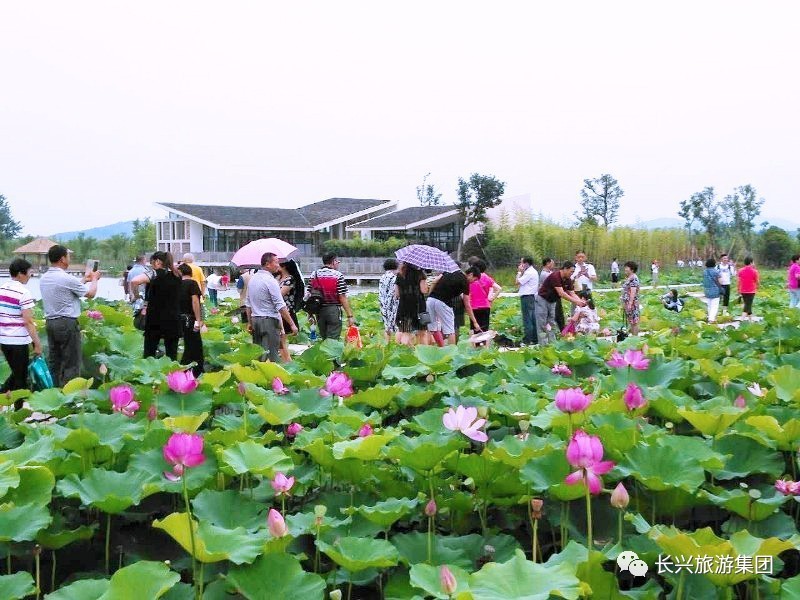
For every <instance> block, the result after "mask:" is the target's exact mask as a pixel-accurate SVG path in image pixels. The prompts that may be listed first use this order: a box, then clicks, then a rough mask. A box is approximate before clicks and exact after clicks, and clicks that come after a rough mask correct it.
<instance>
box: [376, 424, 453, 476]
mask: <svg viewBox="0 0 800 600" xmlns="http://www.w3.org/2000/svg"><path fill="white" fill-rule="evenodd" d="M464 446H466V442H464V441H463V440H461V439H459V438H457V437H454V436H451V435H447V436H445V435H441V434H430V435H422V436H418V437H407V436H398V437H396V438H395V439H393V440H392V442H391V444H389V446H387V449H386V456H388V457H389V458H391V459H394V460H396V461H398V462H399V463H400V464H401V465H402V466H404V467H408V468H410V469H414V470H415V471H417V472H418V473H428V472H430V471H432V470H433V469H434V468H436V467H437V466H439V464H440V463H441V462H442V460H444V458H445V457H446V456H448V455H449V454H451V453H453V452H456V451H457V450H459V449H461V448H463V447H464Z"/></svg>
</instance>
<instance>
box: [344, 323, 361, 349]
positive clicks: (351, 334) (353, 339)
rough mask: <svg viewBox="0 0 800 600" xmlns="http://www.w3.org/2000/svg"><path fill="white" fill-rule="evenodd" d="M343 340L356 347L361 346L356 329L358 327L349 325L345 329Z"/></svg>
mask: <svg viewBox="0 0 800 600" xmlns="http://www.w3.org/2000/svg"><path fill="white" fill-rule="evenodd" d="M345 342H346V343H347V344H352V345H354V346H355V347H356V348H363V347H364V344H363V342H362V341H361V333H360V332H359V331H358V327H356V326H355V325H351V326H350V327H349V328H348V330H347V336H346V337H345Z"/></svg>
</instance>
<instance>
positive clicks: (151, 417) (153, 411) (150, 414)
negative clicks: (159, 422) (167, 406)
mask: <svg viewBox="0 0 800 600" xmlns="http://www.w3.org/2000/svg"><path fill="white" fill-rule="evenodd" d="M157 418H158V409H157V408H156V405H155V404H151V405H150V408H148V409H147V420H148V421H155V420H156V419H157Z"/></svg>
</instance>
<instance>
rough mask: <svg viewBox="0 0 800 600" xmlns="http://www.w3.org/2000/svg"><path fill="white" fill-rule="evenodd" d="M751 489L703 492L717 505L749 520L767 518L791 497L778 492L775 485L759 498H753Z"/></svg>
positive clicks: (718, 489) (764, 491) (763, 492)
mask: <svg viewBox="0 0 800 600" xmlns="http://www.w3.org/2000/svg"><path fill="white" fill-rule="evenodd" d="M749 491H750V490H747V489H742V488H734V489H732V490H726V489H722V488H717V489H715V490H714V491H713V492H702V493H703V495H704V496H705V497H706V498H708V499H709V500H711V502H713V503H714V504H716V505H717V506H722V507H724V508H726V509H727V510H729V511H731V512H733V513H736V514H737V515H739V516H741V517H744V518H745V519H747V520H749V521H762V520H764V519H766V518H767V517H769V516H771V515H772V514H773V513H774V512H775V509H776V508H777V507H778V506H780V505H782V504H783V503H784V502H786V501H787V500H788V499H789V497H788V496H784V495H783V494H779V493H776V491H775V488H774V487H773V488H771V489H768V490H763V491H761V493H760V494H759V495H758V497H757V498H753V497H752V496H751V495H750V493H749Z"/></svg>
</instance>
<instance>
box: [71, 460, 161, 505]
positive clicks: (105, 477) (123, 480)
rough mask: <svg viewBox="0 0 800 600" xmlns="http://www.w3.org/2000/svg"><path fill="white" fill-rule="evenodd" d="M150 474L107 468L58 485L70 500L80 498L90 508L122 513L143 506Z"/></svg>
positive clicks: (72, 478) (73, 476)
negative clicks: (145, 484)
mask: <svg viewBox="0 0 800 600" xmlns="http://www.w3.org/2000/svg"><path fill="white" fill-rule="evenodd" d="M146 480H147V475H145V474H144V473H142V472H140V471H133V472H130V473H117V472H116V471H106V470H105V469H92V470H91V471H89V473H88V475H87V476H86V477H84V478H83V479H79V478H78V477H77V476H76V475H68V476H67V477H65V478H64V479H62V480H61V481H59V482H58V491H59V493H61V494H62V495H63V496H64V497H66V498H73V497H79V498H80V499H81V502H82V503H83V504H84V505H86V506H95V507H97V508H99V509H100V510H102V511H104V512H107V513H110V514H119V513H121V512H122V511H123V510H125V509H127V508H129V507H130V506H132V505H135V504H139V502H141V500H142V498H143V497H144V495H145V490H144V483H145V481H146Z"/></svg>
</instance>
